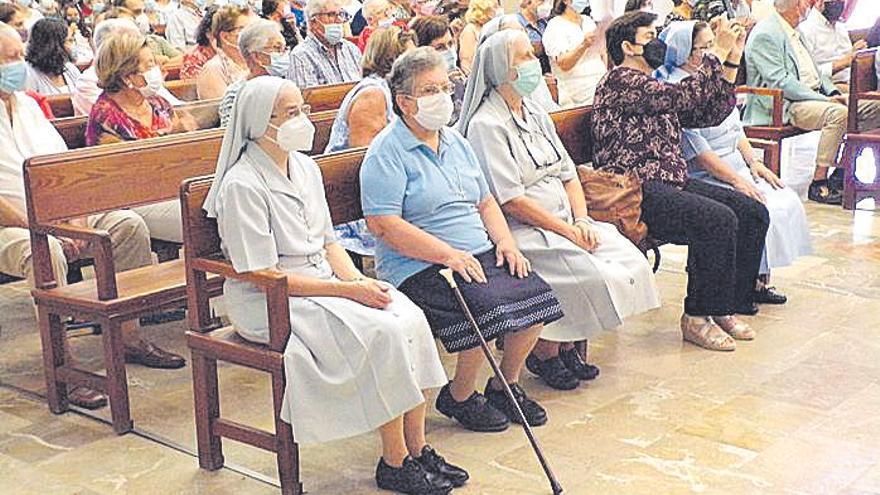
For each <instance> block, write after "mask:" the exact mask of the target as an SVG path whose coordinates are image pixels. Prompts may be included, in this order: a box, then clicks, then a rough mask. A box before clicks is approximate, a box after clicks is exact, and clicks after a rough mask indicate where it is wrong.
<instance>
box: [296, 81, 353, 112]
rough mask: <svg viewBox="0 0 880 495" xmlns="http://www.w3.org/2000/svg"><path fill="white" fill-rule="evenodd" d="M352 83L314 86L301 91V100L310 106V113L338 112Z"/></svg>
mask: <svg viewBox="0 0 880 495" xmlns="http://www.w3.org/2000/svg"><path fill="white" fill-rule="evenodd" d="M355 84H357V83H354V82H349V83H341V84H328V85H325V86H315V87H313V88H306V89H304V90H302V96H303V100H304V101H305V102H306V103H308V104H309V105H311V106H312V112H323V111H327V110H338V109H339V105H341V104H342V100H343V99H344V98H345V95H347V94H348V92H349V91H351V88H353V87H354V86H355Z"/></svg>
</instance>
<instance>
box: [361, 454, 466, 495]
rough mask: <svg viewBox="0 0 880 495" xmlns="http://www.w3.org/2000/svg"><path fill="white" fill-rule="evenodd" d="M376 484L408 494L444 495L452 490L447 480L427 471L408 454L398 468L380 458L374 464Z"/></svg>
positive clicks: (382, 487)
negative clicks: (377, 462)
mask: <svg viewBox="0 0 880 495" xmlns="http://www.w3.org/2000/svg"><path fill="white" fill-rule="evenodd" d="M376 485H377V486H378V487H379V488H381V489H383V490H391V491H393V492H397V493H407V494H410V495H446V494H447V493H449V492H451V491H452V483H451V482H450V481H449V480H447V479H446V478H444V477H443V476H440V475H437V474H433V473H429V472H428V471H426V470H425V468H423V467H422V465H421V464H419V463H418V462H416V461H414V460H413V459H412V458H411V457H409V456H407V457H406V459H404V460H403V465H402V466H400V467H399V468H396V467H392V466H389V465H388V464H387V463H385V459H381V458H380V459H379V465H377V466H376Z"/></svg>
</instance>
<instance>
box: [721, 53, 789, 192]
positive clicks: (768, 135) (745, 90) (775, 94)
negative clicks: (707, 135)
mask: <svg viewBox="0 0 880 495" xmlns="http://www.w3.org/2000/svg"><path fill="white" fill-rule="evenodd" d="M743 67H745V66H743ZM736 92H737V94H743V95H745V94H750V95H755V96H761V97H766V98H772V99H773V107H772V113H771V117H772V121H771V123H770V125H767V126H745V127H744V130H745V133H746V137H747V138H748V139H749V142H750V143H751V144H752V146H754V147H755V148H760V149H761V150H763V151H764V164H765V165H767V167H768V168H769V169H770V170H772V171H773V172H774V173H775V174H777V175H779V172H780V165H781V161H782V156H781V155H782V140H783V139H786V138H790V137H794V136H797V135H800V134H804V133H805V132H806V131H804V130H801V129H798V128H797V127H795V126H793V125H791V124H786V123H785V118H784V114H783V104H784V100H783V97H782V90H781V89H773V88H755V87H751V86H738V87H737V88H736Z"/></svg>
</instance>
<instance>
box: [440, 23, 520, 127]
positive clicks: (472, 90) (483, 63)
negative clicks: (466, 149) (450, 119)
mask: <svg viewBox="0 0 880 495" xmlns="http://www.w3.org/2000/svg"><path fill="white" fill-rule="evenodd" d="M519 37H523V38H526V39H528V36H526V34H525V33H523V32H521V31H515V30H512V29H507V30H504V31H499V32H497V33H495V34H494V35H492V36H490V37H489V38H488V39H486V41H485V42H484V43H483V44H482V45H480V47H479V49H478V50H477V56H476V57H474V65H473V68H472V69H471V75H470V76H469V77H468V81H467V87H466V88H465V90H464V99H463V100H462V102H461V114H460V116H459V117H458V124H456V125H457V126H458V132H460V133H462V134H465V133H466V132H467V127H468V124H469V123H470V121H471V119H472V118H473V116H474V114H475V113H477V109H478V108H480V103H482V102H483V98H485V97H486V95H488V94H489V91H491V90H492V89H493V88H496V87H498V86H500V85H502V84H504V83H506V82H507V81H508V80H509V78H508V76H509V72H510V69H511V67H513V66H512V65H511V63H510V47H511V45H513V42H514V41H515V40H516V39H517V38H519Z"/></svg>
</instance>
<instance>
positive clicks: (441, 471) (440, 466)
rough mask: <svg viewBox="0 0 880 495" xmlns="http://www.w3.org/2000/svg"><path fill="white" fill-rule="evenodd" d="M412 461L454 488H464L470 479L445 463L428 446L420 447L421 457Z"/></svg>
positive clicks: (456, 468) (465, 473) (464, 472)
mask: <svg viewBox="0 0 880 495" xmlns="http://www.w3.org/2000/svg"><path fill="white" fill-rule="evenodd" d="M414 460H415V461H416V462H418V463H419V464H421V465H422V467H423V468H425V471H427V472H429V473H434V474H438V475H440V476H443V477H444V478H446V479H447V480H449V482H450V483H452V486H454V487H455V488H458V487H460V486H464V484H465V483H467V480H468V478H470V475H469V474H468V472H467V471H465V470H464V469H462V468H460V467H458V466H456V465H453V464H449V463H448V462H446V459H444V458H443V456H442V455H440V454H438V453H437V451H435V450H434V449H432V448H431V446H430V445H425V446H424V447H422V453H421V455H420V456H419V457H416V458H415V459H414Z"/></svg>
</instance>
